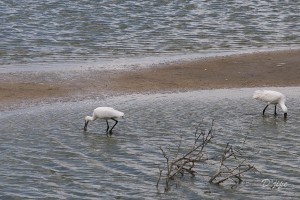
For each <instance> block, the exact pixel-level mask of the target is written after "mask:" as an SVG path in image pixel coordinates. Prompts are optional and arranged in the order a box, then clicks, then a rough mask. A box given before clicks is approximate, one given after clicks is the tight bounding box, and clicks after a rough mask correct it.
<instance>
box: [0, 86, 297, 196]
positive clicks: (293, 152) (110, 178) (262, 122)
mask: <svg viewBox="0 0 300 200" xmlns="http://www.w3.org/2000/svg"><path fill="white" fill-rule="evenodd" d="M254 90H255V89H233V90H211V91H195V92H186V93H178V94H153V95H129V96H120V97H115V98H108V99H105V100H93V101H91V100H89V101H80V102H73V103H71V102H64V103H55V104H45V105H39V106H32V107H29V108H24V109H17V110H12V111H5V112H2V113H1V116H0V125H1V126H0V127H1V128H0V132H1V134H0V197H1V199H9V198H15V199H37V198H49V199H51V198H52V199H58V198H59V199H202V198H211V199H215V198H221V199H247V198H248V199H253V198H255V199H258V198H260V199H297V197H299V196H300V178H299V177H300V169H299V166H300V160H299V158H300V146H299V141H300V134H299V130H300V123H299V121H300V117H299V116H300V115H299V113H300V108H299V103H300V102H299V96H300V89H299V88H276V90H279V91H281V92H283V93H285V94H286V95H287V107H288V109H289V112H288V119H287V120H286V121H285V120H284V119H283V113H282V111H281V110H279V111H278V112H279V116H278V117H274V116H273V115H272V113H273V108H270V109H268V110H267V115H266V117H262V116H261V112H262V109H263V108H264V106H265V105H264V104H262V103H259V102H257V101H255V100H253V99H252V98H251V96H252V93H253V91H254ZM98 106H113V107H115V108H116V109H118V110H121V111H123V112H124V113H125V116H126V118H125V119H123V120H120V123H119V124H118V125H117V127H116V128H115V133H114V135H113V136H112V137H106V135H105V128H106V127H105V126H106V124H105V122H103V121H95V122H93V123H91V124H90V125H89V127H88V131H87V132H83V125H84V121H83V119H84V116H86V115H90V114H91V112H92V110H93V109H94V108H95V107H98ZM212 119H214V120H215V125H214V127H215V130H216V135H215V138H214V145H216V146H218V145H222V144H225V143H226V142H229V143H231V144H233V145H238V144H240V143H241V142H242V141H243V140H244V138H245V136H246V135H248V139H247V141H246V147H247V152H246V154H248V155H247V156H248V157H249V161H250V162H251V163H252V164H254V165H255V167H256V168H257V169H258V170H259V171H260V173H248V174H246V176H245V177H244V181H243V182H242V184H240V185H239V186H238V187H236V188H233V189H231V188H230V187H227V186H226V185H225V186H220V187H218V186H215V185H211V184H209V183H208V177H206V176H204V175H203V174H205V173H207V172H209V173H213V171H214V170H215V168H214V166H207V165H201V166H199V167H198V168H197V170H198V174H197V175H196V177H195V178H193V179H190V178H185V179H184V180H182V181H181V182H180V183H179V186H178V187H177V188H175V187H172V189H171V191H170V192H168V193H166V194H165V193H163V187H160V188H159V189H158V190H157V189H156V186H155V185H156V181H157V177H158V167H161V164H162V163H163V161H164V159H163V157H162V155H161V153H160V150H159V147H160V146H163V147H167V146H171V147H172V146H173V145H175V144H178V143H179V141H180V137H182V138H184V141H183V142H184V143H186V144H189V142H190V141H191V139H193V137H194V135H193V134H194V131H195V128H196V126H197V125H198V123H199V122H202V124H203V126H204V128H205V127H208V128H209V126H207V125H208V124H210V123H211V120H212ZM216 151H218V149H216V148H212V149H210V148H208V152H209V153H218V152H216ZM264 180H269V181H274V182H275V181H278V182H282V183H284V186H282V187H279V188H275V189H271V188H270V186H272V184H271V183H270V184H269V185H264V184H263V183H264V182H263V181H264Z"/></svg>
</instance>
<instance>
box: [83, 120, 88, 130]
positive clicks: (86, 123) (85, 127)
mask: <svg viewBox="0 0 300 200" xmlns="http://www.w3.org/2000/svg"><path fill="white" fill-rule="evenodd" d="M88 123H89V121H86V122H85V124H84V128H83V130H84V131H87V125H88Z"/></svg>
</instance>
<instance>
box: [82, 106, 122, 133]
mask: <svg viewBox="0 0 300 200" xmlns="http://www.w3.org/2000/svg"><path fill="white" fill-rule="evenodd" d="M120 117H124V113H123V112H120V111H118V110H115V109H113V108H111V107H98V108H96V109H94V112H93V116H92V117H91V116H86V117H85V124H84V131H86V130H87V126H88V123H89V121H95V120H96V119H98V118H99V119H105V121H106V124H107V128H106V134H108V133H109V134H110V135H111V134H112V130H113V128H114V127H115V126H116V125H117V123H118V120H117V119H118V118H120ZM109 119H111V120H114V121H115V124H114V125H113V127H112V128H111V129H110V130H109V124H108V120H109Z"/></svg>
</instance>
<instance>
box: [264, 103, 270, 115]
mask: <svg viewBox="0 0 300 200" xmlns="http://www.w3.org/2000/svg"><path fill="white" fill-rule="evenodd" d="M268 106H269V104H268V105H267V106H266V107H265V109H264V110H263V115H265V111H266V109H267V107H268Z"/></svg>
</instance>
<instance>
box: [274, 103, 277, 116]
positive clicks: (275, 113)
mask: <svg viewBox="0 0 300 200" xmlns="http://www.w3.org/2000/svg"><path fill="white" fill-rule="evenodd" d="M276 106H277V105H276V104H275V110H274V115H275V116H276V115H277V112H276Z"/></svg>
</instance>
